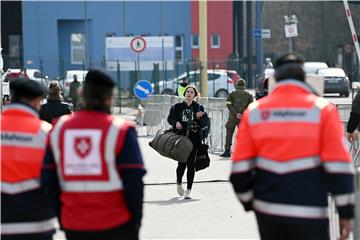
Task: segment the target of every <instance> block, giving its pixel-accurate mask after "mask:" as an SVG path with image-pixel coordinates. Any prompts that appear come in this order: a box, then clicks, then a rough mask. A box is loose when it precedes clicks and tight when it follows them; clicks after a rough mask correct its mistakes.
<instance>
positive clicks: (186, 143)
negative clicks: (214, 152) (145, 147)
mask: <svg viewBox="0 0 360 240" xmlns="http://www.w3.org/2000/svg"><path fill="white" fill-rule="evenodd" d="M149 145H150V147H152V148H153V149H155V151H157V152H158V153H160V154H161V155H163V156H164V157H168V158H171V159H174V160H176V161H179V162H186V161H187V159H188V157H189V156H190V153H191V151H192V149H193V144H192V142H191V141H190V139H189V138H188V137H187V136H183V135H179V134H177V133H175V132H173V131H172V130H164V129H163V130H159V131H158V132H157V133H156V136H155V137H154V139H153V140H152V141H150V142H149Z"/></svg>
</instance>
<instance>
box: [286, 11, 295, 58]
mask: <svg viewBox="0 0 360 240" xmlns="http://www.w3.org/2000/svg"><path fill="white" fill-rule="evenodd" d="M284 20H285V37H286V38H288V39H289V52H293V51H294V46H293V38H294V37H297V36H298V31H297V23H298V19H297V17H296V15H295V14H292V15H291V16H290V17H289V16H288V15H285V16H284Z"/></svg>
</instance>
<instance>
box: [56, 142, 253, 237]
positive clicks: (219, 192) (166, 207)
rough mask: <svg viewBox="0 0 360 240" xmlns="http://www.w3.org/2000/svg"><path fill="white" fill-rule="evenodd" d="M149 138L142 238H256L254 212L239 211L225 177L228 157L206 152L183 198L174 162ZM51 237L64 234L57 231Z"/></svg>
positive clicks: (145, 148)
mask: <svg viewBox="0 0 360 240" xmlns="http://www.w3.org/2000/svg"><path fill="white" fill-rule="evenodd" d="M150 140H151V137H140V138H139V143H140V146H141V151H142V154H143V157H144V161H145V165H146V169H147V171H148V172H147V175H146V176H145V179H144V180H145V183H146V187H145V203H144V218H143V222H142V223H143V226H142V229H141V239H258V233H257V227H256V221H255V218H254V215H253V214H252V213H247V212H244V210H243V208H242V206H241V205H240V203H239V202H238V200H237V199H236V197H235V195H234V193H233V190H232V188H231V185H230V184H229V182H228V178H229V174H230V160H229V159H224V158H221V157H219V156H218V155H211V156H210V157H211V166H210V168H208V169H206V170H203V171H200V172H198V173H197V174H196V176H195V181H196V182H195V183H194V186H193V191H192V197H193V199H191V200H184V199H182V198H180V197H179V196H178V195H177V192H176V185H175V168H176V166H177V163H176V162H175V161H173V160H170V159H167V158H165V157H162V156H160V155H159V154H158V153H156V152H155V151H154V150H153V149H151V148H150V147H149V145H148V142H149V141H150ZM184 180H186V177H185V176H184ZM55 239H56V240H60V239H65V238H64V235H63V233H62V232H58V233H57V234H56V237H55Z"/></svg>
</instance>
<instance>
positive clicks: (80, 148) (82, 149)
mask: <svg viewBox="0 0 360 240" xmlns="http://www.w3.org/2000/svg"><path fill="white" fill-rule="evenodd" d="M74 144H75V145H74V148H75V152H76V153H77V154H78V155H79V156H80V157H81V158H84V157H86V156H87V155H88V154H89V153H90V150H91V147H92V144H91V138H90V137H76V138H75V143H74Z"/></svg>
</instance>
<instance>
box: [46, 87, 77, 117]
mask: <svg viewBox="0 0 360 240" xmlns="http://www.w3.org/2000/svg"><path fill="white" fill-rule="evenodd" d="M70 113H71V108H70V105H69V104H68V103H66V102H63V97H62V96H61V88H60V86H59V84H58V83H57V82H55V81H53V82H51V83H50V85H49V95H48V98H47V103H45V104H43V105H42V106H41V109H40V119H41V120H44V121H47V122H48V123H52V121H53V119H55V118H58V117H60V116H62V115H65V114H70Z"/></svg>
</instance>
